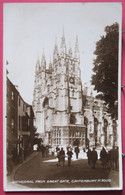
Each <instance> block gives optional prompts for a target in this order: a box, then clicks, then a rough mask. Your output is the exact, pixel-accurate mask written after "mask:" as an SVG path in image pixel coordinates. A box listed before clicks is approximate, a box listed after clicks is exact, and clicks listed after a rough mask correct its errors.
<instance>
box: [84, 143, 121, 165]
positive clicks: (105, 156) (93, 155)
mask: <svg viewBox="0 0 125 195" xmlns="http://www.w3.org/2000/svg"><path fill="white" fill-rule="evenodd" d="M118 153H119V152H118V147H114V146H113V148H112V149H111V150H109V151H108V152H107V151H106V149H105V148H104V147H103V148H102V150H101V151H100V158H99V160H100V161H101V165H102V167H103V168H112V169H114V168H115V169H117V168H118ZM87 157H88V164H89V165H90V166H92V169H95V165H96V162H97V160H98V155H97V151H96V150H95V148H93V150H92V151H91V149H88V151H87Z"/></svg>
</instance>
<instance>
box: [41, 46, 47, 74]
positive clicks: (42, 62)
mask: <svg viewBox="0 0 125 195" xmlns="http://www.w3.org/2000/svg"><path fill="white" fill-rule="evenodd" d="M41 68H42V70H45V69H46V58H45V54H44V50H43V54H42V59H41Z"/></svg>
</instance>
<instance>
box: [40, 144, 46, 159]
mask: <svg viewBox="0 0 125 195" xmlns="http://www.w3.org/2000/svg"><path fill="white" fill-rule="evenodd" d="M41 152H42V157H45V147H44V145H41Z"/></svg>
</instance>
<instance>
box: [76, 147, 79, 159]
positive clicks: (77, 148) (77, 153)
mask: <svg viewBox="0 0 125 195" xmlns="http://www.w3.org/2000/svg"><path fill="white" fill-rule="evenodd" d="M75 153H76V159H78V155H79V147H78V146H76V147H75Z"/></svg>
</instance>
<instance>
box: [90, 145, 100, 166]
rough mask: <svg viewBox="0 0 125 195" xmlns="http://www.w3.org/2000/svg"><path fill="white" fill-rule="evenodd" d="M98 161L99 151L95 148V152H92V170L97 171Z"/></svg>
mask: <svg viewBox="0 0 125 195" xmlns="http://www.w3.org/2000/svg"><path fill="white" fill-rule="evenodd" d="M97 159H98V156H97V151H96V150H95V148H93V151H92V152H91V162H92V169H95V165H96V161H97Z"/></svg>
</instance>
